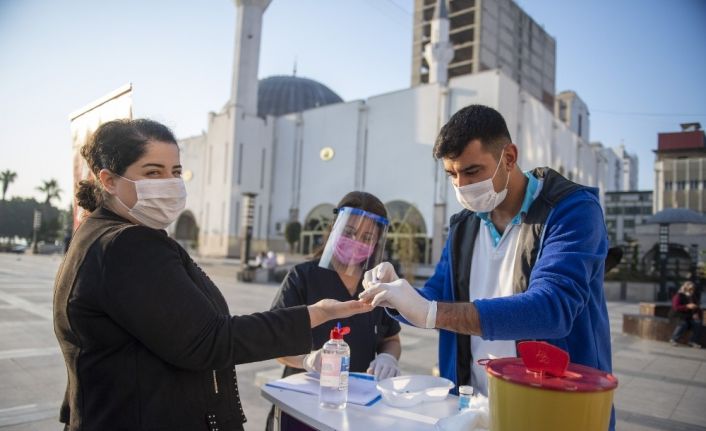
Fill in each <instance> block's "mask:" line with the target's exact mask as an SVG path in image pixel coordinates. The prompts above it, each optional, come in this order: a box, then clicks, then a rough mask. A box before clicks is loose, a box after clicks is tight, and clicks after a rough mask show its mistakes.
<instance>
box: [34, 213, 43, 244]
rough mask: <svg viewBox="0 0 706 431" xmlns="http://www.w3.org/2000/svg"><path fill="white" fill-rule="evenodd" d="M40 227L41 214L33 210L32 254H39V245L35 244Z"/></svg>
mask: <svg viewBox="0 0 706 431" xmlns="http://www.w3.org/2000/svg"><path fill="white" fill-rule="evenodd" d="M41 226H42V212H41V211H39V210H34V219H33V220H32V253H34V254H38V253H39V245H38V244H37V234H38V232H39V228H40V227H41Z"/></svg>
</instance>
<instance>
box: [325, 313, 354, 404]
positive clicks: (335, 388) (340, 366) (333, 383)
mask: <svg viewBox="0 0 706 431" xmlns="http://www.w3.org/2000/svg"><path fill="white" fill-rule="evenodd" d="M350 331H351V330H350V328H349V327H347V326H346V327H344V328H341V324H340V323H339V324H338V325H337V326H336V327H334V328H333V329H332V330H331V338H330V339H329V340H328V341H327V342H326V343H324V347H323V348H322V351H321V376H320V380H319V405H320V406H321V407H323V408H327V409H345V408H346V403H347V402H348V369H349V367H350V361H351V349H350V347H348V344H347V343H346V342H345V341H343V336H344V335H346V334H348V333H350Z"/></svg>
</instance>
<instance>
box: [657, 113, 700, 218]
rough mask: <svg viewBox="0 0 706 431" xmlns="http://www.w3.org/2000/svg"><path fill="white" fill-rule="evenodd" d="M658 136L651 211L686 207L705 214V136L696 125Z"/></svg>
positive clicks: (687, 124) (690, 124)
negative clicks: (652, 207)
mask: <svg viewBox="0 0 706 431" xmlns="http://www.w3.org/2000/svg"><path fill="white" fill-rule="evenodd" d="M681 127H682V130H681V131H680V132H670V133H659V134H658V138H657V150H656V151H655V155H656V160H655V197H654V212H655V213H656V212H658V211H661V210H663V209H665V208H688V209H691V210H694V211H699V212H701V213H706V136H705V135H704V131H703V130H702V129H701V124H700V123H684V124H682V125H681Z"/></svg>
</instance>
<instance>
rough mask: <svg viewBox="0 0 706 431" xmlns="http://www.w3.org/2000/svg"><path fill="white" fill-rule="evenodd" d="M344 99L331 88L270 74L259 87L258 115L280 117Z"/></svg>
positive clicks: (293, 77)
mask: <svg viewBox="0 0 706 431" xmlns="http://www.w3.org/2000/svg"><path fill="white" fill-rule="evenodd" d="M340 102H343V99H341V97H340V96H339V95H338V94H336V93H334V92H333V91H332V90H331V89H330V88H328V87H327V86H325V85H324V84H322V83H320V82H316V81H314V80H313V79H307V78H300V77H298V76H270V77H268V78H264V79H261V80H260V81H259V83H258V87H257V115H259V116H260V117H264V116H267V115H274V116H280V115H284V114H289V113H291V112H301V111H304V110H306V109H311V108H315V107H317V106H324V105H330V104H332V103H340Z"/></svg>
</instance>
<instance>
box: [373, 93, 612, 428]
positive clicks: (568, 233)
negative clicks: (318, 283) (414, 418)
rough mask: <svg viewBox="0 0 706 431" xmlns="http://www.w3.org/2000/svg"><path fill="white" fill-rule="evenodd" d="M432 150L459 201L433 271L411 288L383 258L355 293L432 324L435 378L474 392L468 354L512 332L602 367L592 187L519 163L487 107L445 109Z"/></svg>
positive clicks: (501, 349)
mask: <svg viewBox="0 0 706 431" xmlns="http://www.w3.org/2000/svg"><path fill="white" fill-rule="evenodd" d="M434 157H435V158H436V159H441V160H442V162H443V165H444V169H445V170H446V172H447V174H448V176H449V177H450V180H451V182H452V183H453V186H454V189H455V192H456V198H457V200H458V201H459V203H460V204H461V205H462V206H463V207H464V208H465V209H464V210H462V211H461V212H459V213H457V214H454V215H453V216H452V217H451V221H450V227H449V237H448V240H447V242H446V245H445V247H444V250H443V252H442V255H441V260H440V261H439V263H438V264H437V265H436V269H435V271H434V275H433V276H432V277H431V278H430V279H429V280H428V281H427V283H426V284H425V285H424V287H423V288H421V289H419V290H417V289H415V288H413V287H412V286H411V285H410V284H409V283H408V282H407V281H406V280H404V279H398V277H397V275H396V274H395V272H394V270H392V268H391V265H389V264H387V263H383V264H380V265H379V266H377V267H376V268H374V269H372V270H371V271H368V273H366V275H365V279H364V283H363V284H364V287H365V288H366V291H365V292H363V293H362V294H361V299H363V300H365V301H371V302H372V303H373V304H374V305H381V306H385V307H389V308H390V310H389V312H390V313H391V314H393V315H397V316H398V319H399V320H401V321H403V322H406V323H411V324H413V325H415V326H418V327H422V328H438V329H440V335H439V368H440V372H441V375H442V376H443V377H446V378H448V379H450V380H451V381H453V382H455V383H456V385H457V386H458V385H471V386H473V387H474V388H475V390H476V391H479V392H481V393H483V394H485V395H487V377H486V374H485V370H484V368H483V367H482V366H479V365H478V364H477V363H476V360H477V359H482V358H489V357H508V356H516V355H517V351H516V347H515V346H516V342H517V341H521V340H528V339H531V340H543V341H547V342H549V343H551V344H553V345H555V346H557V347H560V348H562V349H564V350H566V351H568V352H569V355H570V357H571V361H572V362H574V363H579V364H583V365H587V366H590V367H594V368H598V369H600V370H603V371H607V372H610V371H611V351H610V327H609V323H608V312H607V308H606V303H605V298H604V295H603V274H604V270H605V263H604V262H605V258H606V254H607V250H608V238H607V234H606V229H605V223H604V220H603V211H602V209H601V206H600V203H599V200H598V192H597V190H596V189H594V188H589V187H584V186H581V185H578V184H575V183H573V182H571V181H569V180H567V179H566V178H564V177H562V176H561V175H560V174H558V173H557V172H555V171H553V170H552V169H549V168H537V169H534V170H532V171H527V172H522V171H521V170H520V168H519V166H518V165H517V161H518V148H517V146H516V145H515V144H513V143H512V140H511V138H510V133H509V131H508V129H507V126H506V124H505V120H504V119H503V117H502V115H500V113H499V112H497V111H496V110H494V109H492V108H489V107H487V106H482V105H471V106H467V107H465V108H463V109H461V110H460V111H458V112H457V113H456V114H454V115H453V116H452V117H451V119H450V120H449V122H448V123H447V124H446V125H444V127H443V128H442V129H441V131H440V133H439V136H438V138H437V140H436V143H435V145H434ZM398 313H399V314H398ZM400 315H401V316H400ZM613 422H614V419H611V429H613Z"/></svg>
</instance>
